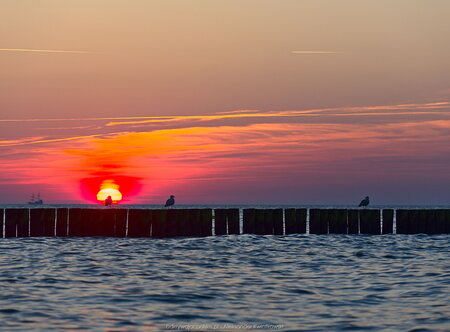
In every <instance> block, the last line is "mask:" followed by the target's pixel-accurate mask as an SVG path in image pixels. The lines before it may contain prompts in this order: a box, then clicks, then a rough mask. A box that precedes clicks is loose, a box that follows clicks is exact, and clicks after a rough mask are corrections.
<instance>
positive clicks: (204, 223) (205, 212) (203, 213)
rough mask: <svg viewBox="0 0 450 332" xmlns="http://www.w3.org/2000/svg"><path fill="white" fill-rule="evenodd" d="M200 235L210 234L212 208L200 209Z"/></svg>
mask: <svg viewBox="0 0 450 332" xmlns="http://www.w3.org/2000/svg"><path fill="white" fill-rule="evenodd" d="M200 218H201V219H200V220H201V234H200V235H201V236H212V209H201V210H200Z"/></svg>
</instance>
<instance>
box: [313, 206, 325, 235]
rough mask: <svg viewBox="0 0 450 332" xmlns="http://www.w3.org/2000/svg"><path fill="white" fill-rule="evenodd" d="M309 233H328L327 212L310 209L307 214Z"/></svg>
mask: <svg viewBox="0 0 450 332" xmlns="http://www.w3.org/2000/svg"><path fill="white" fill-rule="evenodd" d="M309 233H310V234H327V233H328V212H327V210H325V209H311V210H310V212H309Z"/></svg>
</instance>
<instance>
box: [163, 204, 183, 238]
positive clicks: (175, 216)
mask: <svg viewBox="0 0 450 332" xmlns="http://www.w3.org/2000/svg"><path fill="white" fill-rule="evenodd" d="M179 212H180V210H178V209H168V210H167V213H166V221H165V223H164V227H163V229H165V232H164V233H165V234H164V236H162V237H175V236H180V234H179V233H180V230H179V227H178V226H179V215H180V214H181V213H179Z"/></svg>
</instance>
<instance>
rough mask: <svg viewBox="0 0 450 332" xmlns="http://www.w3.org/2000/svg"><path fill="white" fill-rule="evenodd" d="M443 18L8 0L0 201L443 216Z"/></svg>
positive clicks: (387, 0)
mask: <svg viewBox="0 0 450 332" xmlns="http://www.w3.org/2000/svg"><path fill="white" fill-rule="evenodd" d="M449 13H450V1H447V0H429V1H423V0H373V1H370V0H367V1H361V0H339V1H337V0H222V1H219V0H185V1H181V0H180V1H171V0H160V1H152V0H40V1H35V0H21V1H18V0H2V1H1V2H0V204H2V203H25V202H26V201H27V200H28V199H29V198H30V195H31V193H32V192H35V193H37V192H40V193H41V195H42V196H43V199H44V200H45V201H46V203H70V202H74V203H89V202H95V200H96V198H95V197H96V196H95V195H96V193H97V192H98V191H99V190H100V189H101V186H102V183H103V184H104V183H114V185H116V186H119V187H120V191H121V192H122V194H123V198H124V202H126V203H133V204H140V203H149V204H158V203H163V202H164V201H165V200H166V199H167V198H168V196H169V195H171V194H173V195H175V196H176V199H177V202H178V203H180V204H191V203H197V204H203V203H204V204H214V203H219V204H220V203H236V204H298V205H302V204H354V203H357V202H359V201H360V200H361V199H362V198H363V197H364V196H366V195H369V196H370V197H371V200H372V202H373V204H449V202H450V167H449V166H450V60H449V59H450V42H449V40H450V39H449V38H450V20H449ZM105 181H106V182H105Z"/></svg>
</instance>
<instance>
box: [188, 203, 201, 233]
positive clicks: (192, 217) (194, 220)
mask: <svg viewBox="0 0 450 332" xmlns="http://www.w3.org/2000/svg"><path fill="white" fill-rule="evenodd" d="M189 228H190V234H189V236H202V220H201V212H200V209H189Z"/></svg>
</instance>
